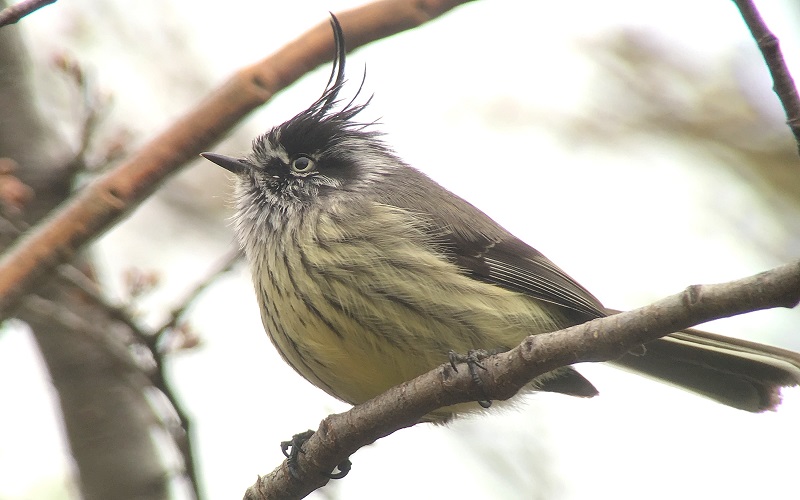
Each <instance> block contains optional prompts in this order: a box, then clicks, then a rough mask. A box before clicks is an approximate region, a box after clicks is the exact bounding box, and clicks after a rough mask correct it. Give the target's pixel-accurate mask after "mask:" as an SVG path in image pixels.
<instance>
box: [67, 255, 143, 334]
mask: <svg viewBox="0 0 800 500" xmlns="http://www.w3.org/2000/svg"><path fill="white" fill-rule="evenodd" d="M58 274H59V276H60V277H61V278H62V279H63V280H64V281H66V282H67V283H69V284H70V285H72V286H74V287H76V288H77V289H78V290H80V291H81V292H83V293H84V294H85V295H86V297H87V298H88V299H90V300H91V301H92V302H94V303H95V305H97V306H99V307H100V308H101V309H102V310H103V311H105V312H106V314H108V315H109V317H110V318H112V319H114V320H116V321H119V322H120V323H122V324H124V325H125V326H127V327H128V328H129V329H130V330H131V333H132V334H133V335H134V336H135V337H136V339H137V340H138V341H139V342H141V343H142V344H144V345H149V344H150V342H151V340H150V339H151V338H152V335H151V334H149V333H148V332H145V331H144V330H142V328H141V327H140V326H139V325H138V324H137V323H136V321H134V320H133V314H131V312H130V311H129V310H128V308H127V307H125V306H122V305H117V304H113V303H111V302H110V301H109V300H108V299H106V297H105V295H104V294H103V292H102V291H101V290H100V288H99V287H98V286H97V284H96V283H95V282H94V281H92V280H91V279H89V277H87V276H86V275H85V274H84V273H83V272H82V271H81V270H80V269H78V268H76V267H75V266H72V265H69V264H65V265H63V266H61V267H59V268H58Z"/></svg>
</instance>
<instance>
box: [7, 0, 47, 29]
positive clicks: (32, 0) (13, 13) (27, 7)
mask: <svg viewBox="0 0 800 500" xmlns="http://www.w3.org/2000/svg"><path fill="white" fill-rule="evenodd" d="M51 3H56V0H22V1H21V2H19V3H16V4H14V5H10V6H8V7H6V8H5V9H3V10H1V11H0V28H2V27H3V26H6V25H9V24H14V23H16V22H17V21H19V20H20V19H22V18H23V17H25V16H27V15H28V14H31V13H33V12H36V11H37V10H39V9H41V8H42V7H44V6H47V5H50V4H51Z"/></svg>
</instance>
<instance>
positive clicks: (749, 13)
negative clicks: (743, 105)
mask: <svg viewBox="0 0 800 500" xmlns="http://www.w3.org/2000/svg"><path fill="white" fill-rule="evenodd" d="M733 2H734V3H735V4H736V6H737V7H738V8H739V12H741V14H742V18H743V19H744V22H745V24H747V28H748V29H749V30H750V33H752V35H753V38H754V39H755V40H756V43H757V44H758V48H759V49H760V50H761V54H762V55H763V56H764V61H765V62H766V63H767V68H769V72H770V74H771V75H772V81H773V87H772V90H774V91H775V93H776V94H778V99H780V101H781V105H782V106H783V109H784V111H785V112H786V124H787V125H789V129H791V131H792V134H794V139H795V142H797V148H798V153H800V97H798V94H797V87H796V86H795V84H794V80H793V79H792V75H791V73H789V68H787V67H786V61H784V59H783V54H782V53H781V48H780V43H779V42H778V38H777V37H776V36H775V35H773V34H772V32H771V31H770V30H769V28H768V27H767V25H766V24H765V23H764V19H762V18H761V14H760V13H759V12H758V9H756V6H755V4H754V3H753V2H752V0H733Z"/></svg>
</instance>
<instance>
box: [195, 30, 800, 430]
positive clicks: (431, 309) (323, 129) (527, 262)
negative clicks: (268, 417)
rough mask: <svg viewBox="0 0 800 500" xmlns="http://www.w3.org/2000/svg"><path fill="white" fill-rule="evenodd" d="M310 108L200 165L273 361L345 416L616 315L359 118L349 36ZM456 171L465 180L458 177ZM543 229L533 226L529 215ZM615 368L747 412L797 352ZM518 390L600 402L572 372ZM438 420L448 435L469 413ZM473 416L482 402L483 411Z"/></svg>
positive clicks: (729, 342)
mask: <svg viewBox="0 0 800 500" xmlns="http://www.w3.org/2000/svg"><path fill="white" fill-rule="evenodd" d="M331 26H332V30H333V37H334V45H335V48H334V59H333V65H332V69H331V74H330V78H329V79H328V83H327V84H326V86H325V89H324V91H323V93H322V95H321V96H320V97H319V98H318V99H317V100H316V101H314V102H313V104H311V105H310V106H309V107H308V108H307V109H305V110H303V111H301V112H300V113H298V114H297V115H295V116H294V117H293V118H291V119H289V120H287V121H285V122H284V123H281V124H279V125H277V126H274V127H272V128H270V129H269V130H268V131H267V132H266V133H264V134H262V135H260V136H258V137H257V138H255V139H254V140H253V146H252V151H251V152H250V153H249V154H248V155H246V156H243V157H233V156H226V155H222V154H217V153H203V154H202V155H203V156H204V157H205V158H206V159H208V160H210V161H212V162H214V163H216V164H217V165H219V166H221V167H223V168H225V169H226V170H228V171H229V172H231V173H232V174H234V185H235V188H234V195H233V199H234V202H233V204H234V208H235V214H234V216H233V217H232V220H233V225H234V230H235V233H236V236H237V239H238V241H239V244H240V246H241V248H242V249H243V251H244V253H245V254H246V257H247V260H248V261H249V264H250V267H251V271H252V278H253V283H254V288H255V293H256V297H257V300H258V304H259V308H260V312H261V319H262V323H263V326H264V329H265V330H266V332H267V334H268V335H269V337H270V339H271V340H272V343H273V344H274V346H275V347H276V348H277V350H278V352H279V353H280V354H281V356H282V358H283V360H284V361H285V362H286V363H288V364H289V365H290V366H291V367H292V368H293V369H294V370H295V371H296V372H297V373H299V374H300V375H301V376H303V377H304V378H305V379H307V380H308V381H309V382H311V383H312V384H314V385H315V386H317V387H319V388H320V389H322V390H323V391H325V392H327V393H328V394H330V395H331V396H334V397H336V398H338V399H340V400H342V401H345V402H347V403H350V404H354V405H355V404H359V403H363V402H365V401H367V400H369V399H371V398H373V397H375V396H377V395H378V394H380V393H382V392H384V391H386V390H387V389H389V388H390V387H392V386H395V385H398V384H400V383H402V382H405V381H408V380H410V379H412V378H414V377H416V376H418V375H421V374H423V373H425V372H427V371H430V370H432V369H434V368H435V367H437V366H439V365H441V364H443V363H446V362H448V360H449V359H450V358H451V357H452V355H451V353H453V352H456V353H469V352H477V351H487V352H498V351H503V350H508V349H511V348H513V347H514V346H516V345H517V344H519V343H520V342H521V341H522V340H523V339H524V338H525V337H526V336H528V335H535V334H541V333H545V332H551V331H557V330H559V329H562V328H566V327H568V326H572V325H577V324H581V323H584V322H587V321H590V320H593V319H596V318H601V317H604V316H607V315H609V314H613V311H610V310H609V309H606V308H605V307H604V306H603V305H602V303H601V302H600V301H599V300H598V299H597V298H596V297H595V296H594V295H592V294H591V293H590V292H589V291H588V290H586V289H585V288H584V287H583V286H581V285H580V284H579V283H578V282H577V281H575V280H574V279H573V278H572V277H570V276H569V275H568V274H567V273H566V272H564V271H563V270H562V269H561V268H559V267H558V266H556V265H555V264H554V263H553V262H552V261H551V260H549V259H548V258H547V257H545V256H544V255H543V254H542V253H541V252H539V251H537V250H536V249H534V248H533V247H532V246H530V245H528V244H527V243H525V242H523V241H522V240H521V239H519V238H517V237H516V236H514V235H513V234H511V233H510V232H509V231H507V230H506V229H504V228H503V227H502V226H500V225H499V224H498V223H496V222H495V221H494V220H492V219H491V218H490V217H489V216H487V215H486V214H484V213H483V212H482V211H480V210H479V209H478V208H476V207H475V206H473V205H472V204H470V203H469V202H467V201H466V200H464V199H462V198H460V197H458V196H456V195H455V194H453V193H451V192H449V191H448V190H446V189H445V188H444V187H442V186H440V185H439V184H437V183H436V182H434V181H433V180H432V179H430V178H429V177H428V176H426V175H425V174H424V173H423V172H422V171H421V170H418V169H416V168H414V167H412V166H411V165H409V164H407V163H406V162H404V161H403V160H402V159H401V158H400V157H399V156H398V155H397V153H395V152H394V150H393V149H392V148H391V147H390V146H389V145H388V143H387V142H386V141H385V139H384V136H383V135H382V134H381V133H380V132H379V131H378V130H377V124H376V123H375V122H362V121H359V119H358V115H359V113H361V112H362V111H363V110H364V109H365V108H366V107H367V106H369V104H370V101H371V98H369V99H366V101H365V102H360V103H359V102H358V96H359V95H360V92H361V90H362V88H363V85H364V80H363V79H362V82H361V87H359V89H358V91H357V92H356V93H355V96H353V97H352V98H351V99H349V100H346V99H341V98H340V96H339V94H340V92H341V90H342V88H343V86H344V84H345V81H346V80H345V54H346V49H345V36H344V33H343V30H342V27H341V25H340V23H339V21H338V19H337V18H336V16H334V15H331ZM454 168H465V167H464V166H463V165H462V166H454ZM540 216H542V217H544V216H545V215H544V214H542V215H540ZM611 364H613V365H616V366H620V367H622V368H625V369H628V370H631V371H634V372H636V373H639V374H643V375H645V376H649V377H651V378H655V379H657V380H660V381H663V382H666V383H669V384H672V385H675V386H678V387H680V388H683V389H686V390H689V391H691V392H694V393H696V394H699V395H702V396H705V397H707V398H710V399H712V400H714V401H717V402H719V403H722V404H724V405H727V406H730V407H733V408H736V409H740V410H745V411H749V412H762V411H765V410H773V409H775V408H776V407H777V406H778V405H779V404H780V401H781V395H780V390H781V388H782V387H785V386H795V385H798V384H800V355H798V354H797V353H794V352H791V351H786V350H783V349H779V348H777V347H771V346H766V345H761V344H757V343H753V342H747V341H743V340H738V339H733V338H727V337H724V336H721V335H715V334H711V333H706V332H701V331H697V330H691V331H686V332H678V333H674V334H671V335H668V336H666V337H664V338H662V339H658V340H654V341H652V342H648V343H646V344H645V345H644V346H642V348H641V349H635V350H632V351H631V352H629V353H627V354H625V355H623V356H622V357H620V358H618V359H616V360H614V361H612V362H611ZM526 391H543V392H553V393H561V394H566V395H569V396H577V397H593V396H595V395H597V394H598V391H597V389H596V388H595V386H594V385H593V384H592V383H591V382H590V381H589V380H587V379H586V378H585V377H584V376H582V375H581V374H580V373H579V372H578V370H576V369H575V368H574V367H569V366H568V367H563V368H559V369H556V370H553V371H551V372H549V373H546V374H544V375H542V376H540V377H537V378H536V379H534V380H533V381H531V382H530V383H529V384H528V385H527V386H526ZM477 403H478V402H475V403H465V404H461V405H456V406H451V407H446V408H440V409H438V410H435V411H434V412H432V413H431V414H429V415H426V416H425V417H424V418H423V420H425V421H431V422H446V421H448V420H449V419H451V418H452V417H453V416H455V415H461V414H464V413H469V412H473V411H480V409H481V407H482V406H486V405H485V404H484V405H479V404H477ZM484 403H485V402H484Z"/></svg>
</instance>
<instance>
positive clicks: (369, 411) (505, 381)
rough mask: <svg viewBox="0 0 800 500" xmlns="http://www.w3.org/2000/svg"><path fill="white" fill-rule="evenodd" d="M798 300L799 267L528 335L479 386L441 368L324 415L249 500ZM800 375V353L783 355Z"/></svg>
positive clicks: (286, 491)
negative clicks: (459, 407) (552, 374)
mask: <svg viewBox="0 0 800 500" xmlns="http://www.w3.org/2000/svg"><path fill="white" fill-rule="evenodd" d="M798 302H800V261H797V262H794V263H791V264H786V265H784V266H781V267H778V268H775V269H772V270H770V271H767V272H764V273H760V274H757V275H755V276H751V277H749V278H744V279H740V280H737V281H732V282H729V283H723V284H718V285H696V286H691V287H689V288H687V289H686V290H684V291H683V292H682V293H679V294H676V295H672V296H670V297H667V298H665V299H662V300H660V301H658V302H655V303H653V304H651V305H649V306H646V307H642V308H639V309H636V310H633V311H628V312H624V313H620V314H617V315H615V316H609V317H606V318H602V319H596V320H594V321H590V322H588V323H584V324H581V325H578V326H573V327H571V328H566V329H564V330H561V331H558V332H553V333H547V334H541V335H531V336H529V337H527V338H526V339H525V340H524V341H523V342H522V344H520V345H519V346H517V347H516V348H514V349H512V350H511V351H508V352H506V353H503V354H498V355H496V356H493V357H491V358H488V359H486V360H484V361H483V362H482V363H483V365H484V366H485V367H486V370H481V371H480V373H481V379H482V381H483V384H482V387H480V388H476V386H475V384H474V383H473V382H472V378H471V376H470V373H469V371H468V370H460V371H459V372H455V371H453V369H452V368H451V367H450V365H448V364H445V365H442V366H441V367H439V368H436V369H434V370H432V371H430V372H428V373H426V374H424V375H422V376H420V377H417V378H415V379H413V380H411V381H409V382H405V383H403V384H400V385H398V386H396V387H394V388H392V389H390V390H388V391H386V392H385V393H383V394H381V395H380V396H378V397H376V398H374V399H372V400H370V401H367V402H366V403H364V404H362V405H358V406H355V407H353V409H351V410H350V411H347V412H345V413H340V414H334V415H330V416H328V417H326V418H325V419H324V420H323V421H322V422H321V423H320V426H319V429H317V432H316V433H315V434H314V435H313V436H312V437H311V438H310V439H309V440H308V441H307V442H306V443H305V445H304V446H303V451H304V453H301V454H300V455H299V460H298V467H299V470H300V471H301V472H300V476H299V477H300V479H295V478H293V477H292V475H291V474H290V473H289V471H288V467H287V464H286V462H285V461H284V463H283V464H281V465H280V466H279V467H278V468H277V469H275V470H274V471H272V472H271V473H269V474H267V475H266V476H263V477H259V479H258V481H257V482H256V483H255V484H254V485H252V486H251V487H250V488H249V489H248V490H247V493H246V494H245V499H246V500H259V499H266V498H270V499H276V498H300V497H303V496H305V495H307V494H309V493H310V492H312V491H313V490H315V489H317V488H320V487H322V486H324V485H325V484H326V483H327V482H328V480H329V478H328V477H327V476H326V475H325V474H326V473H328V472H329V471H331V470H333V469H334V468H335V467H336V466H337V465H338V464H340V463H342V462H343V461H344V460H345V459H347V457H349V456H350V455H352V454H353V453H355V452H356V451H357V450H358V449H359V448H361V447H363V446H365V445H367V444H370V443H372V442H374V441H375V440H377V439H380V438H382V437H385V436H388V435H389V434H391V433H393V432H395V431H396V430H399V429H402V428H405V427H410V426H412V425H414V424H415V423H417V422H419V421H420V419H421V418H422V417H423V416H424V415H426V414H428V413H430V412H431V411H433V410H435V409H437V408H441V407H443V406H449V405H453V404H458V403H464V402H469V401H476V400H479V399H483V398H485V397H486V396H488V397H489V398H491V399H508V398H510V397H511V396H513V395H514V394H516V393H517V391H519V390H520V389H521V388H522V387H524V386H525V385H526V384H527V383H528V382H529V381H530V380H532V379H533V378H535V377H537V376H539V375H542V374H544V373H547V372H549V371H552V370H554V369H556V368H559V367H562V366H567V365H571V364H574V363H580V362H590V361H592V362H596V361H610V360H613V359H616V358H618V357H620V356H622V355H623V354H625V353H626V352H628V350H630V349H631V348H633V347H635V346H637V345H641V344H644V343H646V342H649V341H652V340H655V339H657V338H659V337H663V336H664V335H667V334H669V333H672V332H676V331H679V330H684V329H686V328H689V327H692V326H695V325H698V324H700V323H704V322H707V321H711V320H714V319H719V318H724V317H728V316H735V315H737V314H743V313H746V312H751V311H755V310H760V309H769V308H773V307H788V308H791V307H794V306H796V305H797V304H798ZM783 354H785V356H786V358H787V360H788V361H789V362H790V363H791V364H794V365H795V366H797V367H798V370H800V355H798V354H795V353H791V352H788V351H786V352H785V353H783Z"/></svg>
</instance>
